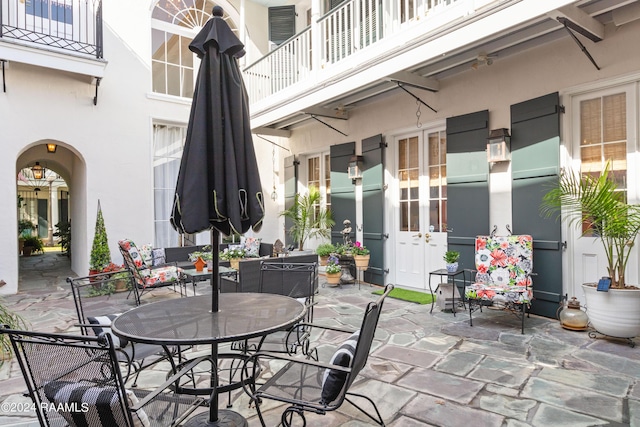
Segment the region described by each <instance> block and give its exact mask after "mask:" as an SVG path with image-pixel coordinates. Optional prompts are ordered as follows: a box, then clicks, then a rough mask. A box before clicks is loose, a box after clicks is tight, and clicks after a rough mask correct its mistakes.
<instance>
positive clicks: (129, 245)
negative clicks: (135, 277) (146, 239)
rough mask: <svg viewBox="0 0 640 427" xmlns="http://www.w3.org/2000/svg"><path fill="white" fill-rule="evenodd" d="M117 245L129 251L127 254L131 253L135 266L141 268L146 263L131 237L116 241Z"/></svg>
mask: <svg viewBox="0 0 640 427" xmlns="http://www.w3.org/2000/svg"><path fill="white" fill-rule="evenodd" d="M118 245H120V247H121V248H122V249H124V250H126V251H127V252H129V255H131V259H133V263H134V264H135V265H136V267H138V268H142V266H143V264H144V265H146V263H145V261H144V259H143V258H142V255H140V251H139V250H138V247H137V246H136V244H135V243H133V241H132V240H131V239H122V240H120V241H119V242H118Z"/></svg>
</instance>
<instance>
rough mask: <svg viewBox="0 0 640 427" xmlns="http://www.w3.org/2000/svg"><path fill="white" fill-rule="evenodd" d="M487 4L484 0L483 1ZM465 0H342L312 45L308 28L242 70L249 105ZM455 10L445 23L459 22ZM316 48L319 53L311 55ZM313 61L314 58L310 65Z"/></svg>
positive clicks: (324, 19) (324, 18)
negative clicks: (451, 20)
mask: <svg viewBox="0 0 640 427" xmlns="http://www.w3.org/2000/svg"><path fill="white" fill-rule="evenodd" d="M487 2H490V0H482V1H480V3H487ZM460 3H464V1H463V0H345V1H344V2H343V3H341V4H340V5H338V6H337V7H335V8H334V9H332V10H331V11H330V12H329V13H327V14H326V15H324V16H322V17H321V18H320V19H319V20H318V22H317V24H318V25H317V28H318V32H319V33H320V36H319V37H318V39H317V41H316V43H318V45H317V46H316V45H313V43H312V42H311V40H312V39H313V34H312V27H308V28H307V29H305V30H304V31H302V32H301V33H299V34H297V35H295V36H294V37H292V38H291V39H289V40H287V41H286V42H284V43H282V44H281V45H280V46H278V47H277V48H276V49H275V50H273V51H271V52H269V53H268V54H267V55H265V56H264V57H262V58H261V59H260V60H258V61H256V62H254V63H253V64H251V65H249V66H248V67H246V68H245V69H244V76H245V82H246V84H247V91H248V93H249V99H250V101H251V103H252V104H253V103H256V102H259V101H261V100H263V99H265V98H267V97H269V96H271V95H273V94H275V93H277V92H279V91H282V90H284V89H287V88H289V87H291V86H292V85H294V84H296V83H298V82H301V81H303V80H304V79H306V78H308V77H309V76H311V73H312V72H313V71H315V70H319V69H323V70H327V69H329V68H330V67H331V66H333V65H334V64H336V63H339V62H340V61H343V60H345V59H346V58H349V56H351V55H353V54H355V53H356V52H358V51H360V50H362V49H365V48H368V47H369V46H372V45H373V44H374V43H376V42H378V41H380V40H382V39H384V38H386V37H389V36H391V35H394V34H396V33H398V32H400V31H403V30H404V29H405V28H406V27H407V25H414V24H418V23H419V21H420V20H424V19H425V18H427V17H430V16H435V15H439V14H440V13H441V12H446V11H451V9H452V6H457V5H459V4H460ZM457 13H460V14H463V15H464V14H465V13H468V10H466V9H464V10H460V11H456V12H454V13H453V14H452V16H450V17H448V18H447V19H455V18H458V17H459V16H457V15H456V14H457ZM314 50H316V52H319V54H318V55H312V52H313V51H314ZM312 58H317V60H315V62H316V63H313V62H314V61H312Z"/></svg>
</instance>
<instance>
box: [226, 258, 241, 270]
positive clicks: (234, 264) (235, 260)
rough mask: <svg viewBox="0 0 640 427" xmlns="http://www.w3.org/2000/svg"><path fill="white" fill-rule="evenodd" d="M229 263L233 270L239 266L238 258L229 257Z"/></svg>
mask: <svg viewBox="0 0 640 427" xmlns="http://www.w3.org/2000/svg"><path fill="white" fill-rule="evenodd" d="M229 265H230V266H231V268H233V269H234V270H238V269H239V268H240V258H231V259H230V260H229Z"/></svg>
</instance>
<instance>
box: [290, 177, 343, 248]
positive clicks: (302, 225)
mask: <svg viewBox="0 0 640 427" xmlns="http://www.w3.org/2000/svg"><path fill="white" fill-rule="evenodd" d="M320 199H321V196H320V191H319V190H318V189H317V188H315V187H311V188H309V192H308V193H307V194H305V195H300V194H296V195H295V198H294V201H293V205H291V207H290V208H289V209H287V210H285V211H284V212H282V213H281V214H280V215H282V216H284V217H285V218H289V219H290V220H291V222H292V225H291V228H290V229H289V234H290V235H291V238H292V239H293V240H294V241H295V242H296V243H297V244H298V250H301V251H302V250H304V244H305V242H306V241H307V240H308V239H309V238H310V237H323V238H325V239H328V238H329V237H330V236H331V227H333V225H334V224H335V221H334V220H333V218H332V217H331V211H330V210H327V209H323V208H321V207H320Z"/></svg>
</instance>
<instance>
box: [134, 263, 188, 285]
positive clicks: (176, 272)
mask: <svg viewBox="0 0 640 427" xmlns="http://www.w3.org/2000/svg"><path fill="white" fill-rule="evenodd" d="M140 273H141V274H142V276H143V277H144V280H145V282H144V283H141V285H142V286H143V287H145V288H146V287H147V286H153V285H155V284H156V283H167V282H175V281H177V280H178V279H180V277H181V276H182V269H181V268H179V267H175V266H173V265H168V266H165V267H158V268H145V269H144V270H141V271H140Z"/></svg>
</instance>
